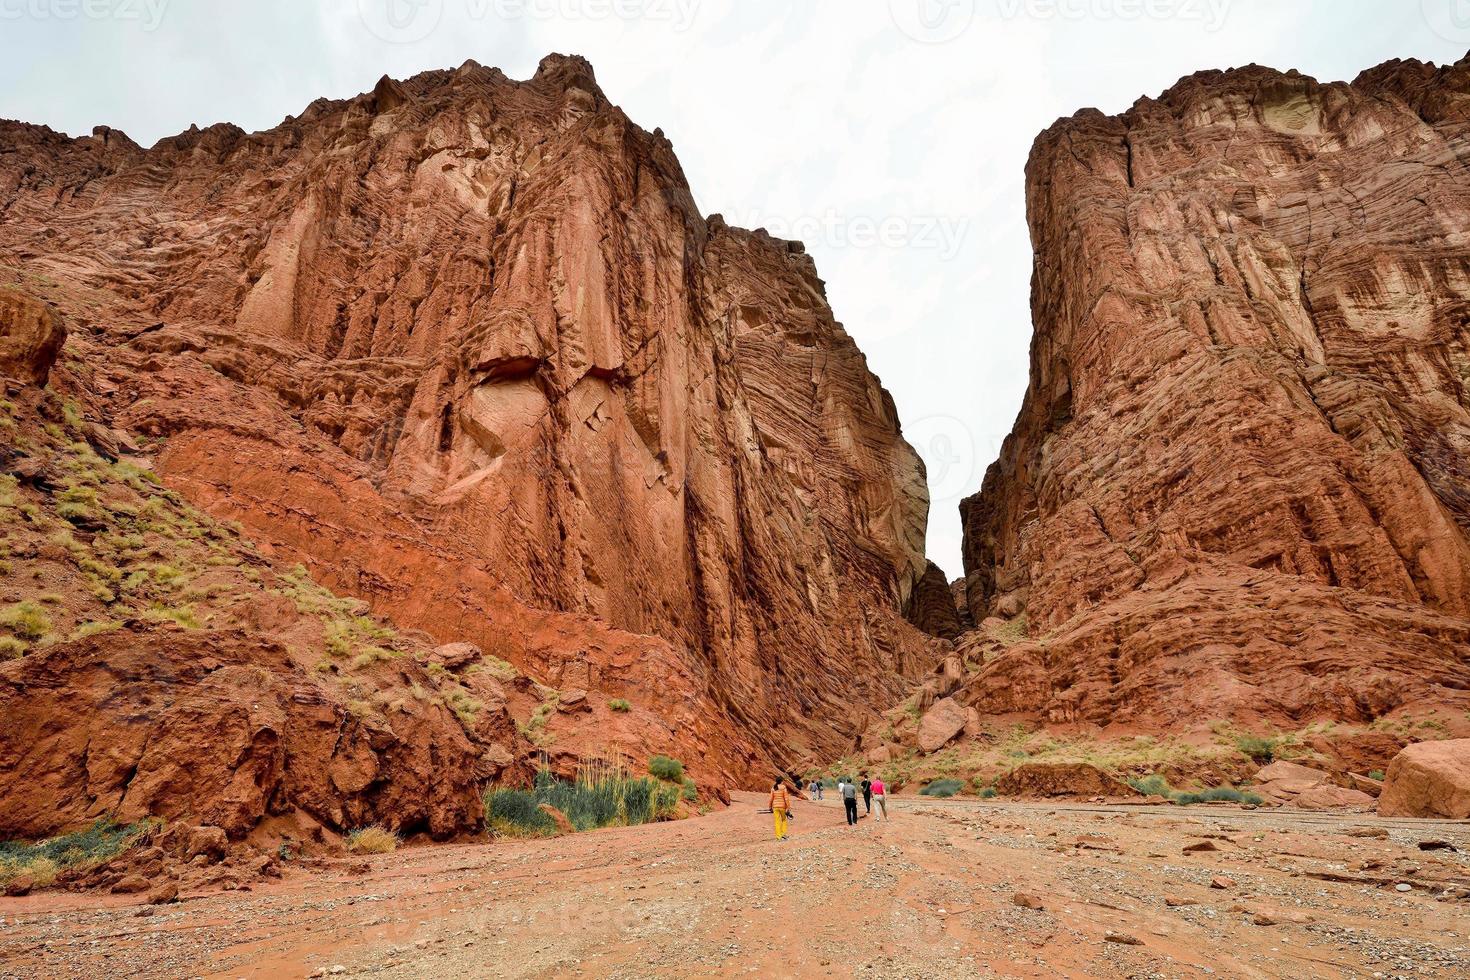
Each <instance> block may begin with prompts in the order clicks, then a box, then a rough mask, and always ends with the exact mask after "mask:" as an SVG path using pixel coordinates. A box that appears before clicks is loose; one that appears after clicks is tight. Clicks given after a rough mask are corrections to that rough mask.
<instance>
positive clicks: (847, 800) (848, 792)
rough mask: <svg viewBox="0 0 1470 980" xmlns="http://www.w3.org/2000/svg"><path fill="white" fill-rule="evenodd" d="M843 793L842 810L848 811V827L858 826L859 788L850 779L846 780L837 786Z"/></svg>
mask: <svg viewBox="0 0 1470 980" xmlns="http://www.w3.org/2000/svg"><path fill="white" fill-rule="evenodd" d="M837 788H838V790H839V791H841V793H842V808H843V809H844V810H846V811H847V825H848V826H849V827H855V826H857V820H858V818H857V786H856V784H854V783H853V782H852V780H850V779H844V780H843V781H842V782H840V783H838V784H837Z"/></svg>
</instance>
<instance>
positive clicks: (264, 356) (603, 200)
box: [0, 56, 937, 775]
mask: <svg viewBox="0 0 1470 980" xmlns="http://www.w3.org/2000/svg"><path fill="white" fill-rule="evenodd" d="M0 145H3V146H4V147H5V148H6V150H7V152H6V153H4V154H3V155H0V199H3V200H4V202H5V203H4V209H3V211H0V261H3V262H4V263H6V264H8V265H10V266H12V267H19V268H22V269H24V270H26V271H28V272H30V271H34V272H38V273H43V274H44V275H46V276H47V277H49V278H50V279H51V280H54V281H57V282H60V283H62V284H63V287H64V288H63V289H62V290H61V291H60V294H59V296H58V297H57V298H58V301H59V302H60V303H61V304H62V305H63V306H64V307H65V308H66V312H68V313H69V314H70V315H71V316H73V317H74V318H76V319H77V320H78V321H79V322H82V323H86V324H88V325H89V326H91V327H93V328H94V331H93V332H94V338H93V339H94V340H95V342H96V345H97V346H96V349H95V352H94V353H93V355H92V356H91V357H90V363H91V366H92V367H93V368H94V369H95V370H96V371H97V372H98V373H99V376H100V377H101V380H102V385H103V388H104V389H105V391H106V393H107V397H108V404H107V409H108V410H109V412H110V413H111V414H112V415H113V417H114V421H115V422H116V423H117V424H119V425H120V426H122V427H125V428H128V429H130V430H132V431H134V432H137V433H141V434H144V435H146V436H151V437H158V438H161V439H164V440H166V443H165V444H164V445H163V449H162V455H161V457H160V462H161V470H162V472H163V474H164V476H165V478H166V479H167V481H168V482H169V483H170V485H171V486H173V487H175V488H177V489H179V490H180V491H182V492H183V493H184V494H185V495H186V496H188V497H189V498H190V499H191V500H192V501H194V502H196V503H198V504H200V505H202V506H204V507H206V508H208V509H209V510H210V511H211V512H213V513H214V514H216V515H217V516H221V517H229V518H233V519H237V520H239V521H240V522H241V523H242V524H243V525H244V526H245V527H246V528H247V530H248V531H249V532H250V533H251V534H252V536H254V537H256V538H257V539H259V540H261V541H262V542H264V543H266V544H268V545H270V546H271V547H272V548H273V549H274V551H275V553H276V554H277V555H278V556H279V557H280V558H281V559H282V560H286V561H295V560H300V561H303V562H305V563H306V564H307V565H308V566H309V567H310V568H311V570H312V572H313V574H314V575H315V576H316V577H317V578H318V579H320V580H321V581H322V582H323V583H325V584H327V585H330V586H331V587H333V588H335V589H338V590H339V591H343V592H347V593H350V594H354V595H357V596H361V597H363V598H366V599H368V600H370V601H371V602H372V603H373V604H374V606H375V608H376V609H377V610H378V611H380V612H382V613H385V614H387V615H390V616H391V617H393V619H394V620H396V621H397V622H398V623H399V624H401V625H403V626H405V627H417V628H420V629H422V630H425V631H427V632H428V633H430V634H432V635H433V636H434V637H435V638H437V639H438V640H440V641H442V642H450V641H459V640H468V641H472V642H475V643H477V644H479V645H481V646H482V647H484V648H485V649H486V650H487V651H489V652H493V653H495V654H497V655H499V656H502V657H504V658H505V659H508V660H511V661H513V662H514V663H515V664H516V665H517V666H520V667H523V668H525V669H527V670H529V671H532V672H533V673H535V674H536V675H537V676H538V677H539V678H540V679H541V680H543V681H545V682H546V683H548V684H551V685H554V686H557V687H560V688H563V689H571V688H577V689H581V690H600V691H605V692H608V693H609V694H615V695H617V696H627V697H629V698H630V699H633V700H635V701H636V700H639V699H642V700H643V701H644V702H645V704H646V705H664V706H666V707H668V708H669V710H670V712H673V714H671V715H670V717H679V718H680V719H682V720H681V723H680V725H679V730H678V731H677V732H675V733H674V734H673V735H672V736H671V737H672V738H673V739H674V740H675V742H674V745H673V746H672V748H673V749H674V750H676V751H683V752H684V753H685V754H686V756H688V757H687V758H685V760H684V761H686V762H687V763H691V764H694V765H695V768H696V770H697V769H698V765H697V763H698V761H699V760H700V759H701V758H703V759H705V760H706V761H707V762H708V764H709V766H710V768H711V770H718V771H721V772H724V773H726V774H732V775H740V774H742V773H744V772H745V771H747V768H748V767H756V768H758V769H759V770H760V771H761V772H763V773H764V772H765V766H766V765H768V764H769V762H770V761H771V760H772V759H773V758H776V759H780V760H789V761H795V760H796V759H798V758H800V757H802V756H803V755H804V754H806V753H808V752H810V753H814V754H825V755H835V754H838V753H840V752H841V751H843V750H844V749H845V748H846V747H848V745H849V744H850V741H851V738H852V736H853V735H855V733H856V732H857V731H860V730H861V728H862V727H863V725H864V721H865V719H864V717H863V716H864V713H865V712H864V710H863V709H862V708H861V707H856V708H855V707H854V706H861V705H864V704H874V705H885V704H888V703H891V702H892V701H893V700H895V699H896V697H897V696H898V694H899V693H900V692H901V690H902V689H903V687H904V685H905V682H906V681H907V680H910V679H912V678H914V677H917V676H919V675H920V674H922V673H923V672H924V671H926V670H927V669H928V668H929V667H931V666H932V664H933V663H934V662H935V660H936V659H937V654H936V651H935V642H934V641H933V640H932V639H931V638H930V637H928V636H926V635H924V634H922V633H920V632H919V631H918V630H916V629H914V628H913V627H911V626H910V625H909V624H908V623H907V622H906V621H905V620H904V619H903V617H902V615H901V610H902V609H904V608H905V606H906V604H907V603H908V602H909V600H910V595H911V592H912V590H913V588H914V586H915V584H916V583H917V582H918V581H919V580H920V578H921V577H922V575H923V573H924V570H925V563H924V559H923V533H924V524H925V517H926V511H927V496H926V491H925V485H924V477H923V469H922V464H921V463H920V461H919V459H918V457H917V456H916V455H915V453H914V452H913V451H912V449H911V448H910V447H909V446H908V445H907V444H906V443H905V442H904V441H903V439H902V438H901V436H900V435H899V429H898V420H897V416H896V413H895V410H894V406H893V403H892V401H891V399H890V398H889V396H888V394H887V392H886V391H884V390H883V388H882V387H881V386H880V385H879V383H878V381H877V379H876V378H874V377H873V376H872V374H870V373H869V371H868V370H867V366H866V362H865V359H864V358H863V355H862V353H861V352H860V351H858V350H857V348H856V347H855V346H854V344H853V343H852V341H851V339H850V338H849V337H848V336H847V334H846V333H845V332H844V330H843V329H842V327H841V325H840V324H838V323H837V322H835V320H834V319H833V317H832V313H831V311H830V309H829V308H828V306H827V302H826V299H825V295H824V290H823V285H822V282H821V280H820V279H818V278H817V275H816V271H815V269H814V267H813V263H812V261H811V259H810V258H809V257H808V256H807V255H805V254H804V253H803V251H802V249H801V247H800V245H799V244H795V243H787V242H782V241H777V240H774V239H772V238H770V237H769V236H767V235H766V234H765V233H763V232H754V233H752V232H747V231H741V230H737V229H734V228H730V227H727V226H726V225H725V224H724V222H723V221H721V220H719V219H718V218H717V217H716V218H711V219H709V220H708V221H706V220H705V219H704V218H703V217H701V216H700V214H699V213H698V211H697V210H696V208H695V206H694V202H693V200H692V198H691V196H690V194H689V190H688V188H687V186H686V184H685V180H684V177H683V174H682V172H681V171H680V169H679V165H678V162H677V160H676V159H675V157H674V154H673V151H672V149H671V147H670V144H669V142H668V141H667V140H666V139H664V138H663V136H662V134H661V133H658V132H655V133H653V134H649V133H646V132H644V131H643V130H641V129H639V128H638V127H636V126H634V125H633V124H632V123H631V122H629V120H628V119H627V117H626V116H624V115H623V113H622V112H621V111H620V110H619V109H617V108H616V107H615V106H613V105H611V104H609V103H608V101H607V99H606V98H605V96H604V95H603V94H602V92H601V91H600V90H599V89H598V87H597V85H596V83H595V82H594V80H593V76H592V70H591V68H590V66H589V65H587V63H586V62H585V61H583V60H581V59H579V58H566V57H561V56H552V57H549V58H547V59H546V60H545V61H544V62H543V63H542V65H541V67H540V69H539V71H538V72H537V74H536V76H535V77H534V78H533V79H531V80H529V81H526V82H515V81H512V80H509V79H507V78H506V77H505V76H504V75H502V74H501V73H500V72H498V71H496V70H493V69H486V68H483V67H480V66H478V65H476V64H474V63H467V64H466V65H465V66H463V67H461V68H460V69H458V70H455V71H438V72H428V73H425V74H423V75H420V76H417V77H415V78H413V79H410V80H407V81H404V82H401V83H398V82H392V81H389V80H386V79H385V80H384V81H383V82H382V83H380V84H379V86H378V87H377V89H375V90H374V92H372V93H369V94H365V95H362V96H359V97H357V98H355V99H351V100H347V101H345V102H329V101H326V100H319V101H317V102H315V103H313V104H312V105H311V106H309V107H308V108H307V109H306V111H305V112H304V113H303V114H302V115H301V116H300V117H299V118H294V119H287V120H286V121H285V122H284V123H282V125H280V126H278V127H277V128H275V129H273V130H270V131H268V132H263V133H258V134H253V135H247V134H245V133H243V132H242V131H240V130H239V129H237V128H235V127H232V126H228V125H217V126H212V127H210V128H208V129H204V130H198V129H191V130H190V131H188V132H186V133H183V134H181V135H179V136H176V137H173V138H171V139H166V140H163V141H161V142H160V143H159V144H158V145H156V146H155V147H153V148H152V149H149V150H146V151H145V150H142V149H140V148H139V147H138V146H137V145H135V144H134V143H132V142H131V141H130V140H128V139H127V137H126V136H123V135H122V134H120V133H117V132H114V131H110V130H106V129H99V130H97V131H96V132H94V134H93V136H92V137H90V138H82V139H77V140H72V139H68V138H65V137H62V136H60V135H57V134H55V133H52V132H50V131H49V130H46V129H44V128H39V127H32V126H26V125H21V124H16V123H3V124H0ZM535 610H544V611H546V613H554V614H571V615H569V616H564V617H561V616H554V615H551V616H549V615H546V614H544V613H542V612H539V611H535ZM640 636H641V637H643V639H641V640H640V639H639V637H640ZM777 730H780V735H779V736H777V735H776V732H777ZM731 732H738V733H741V734H739V735H731V734H730V733H731ZM717 733H718V734H717ZM599 738H605V739H608V740H610V741H613V742H616V741H617V733H616V732H609V731H604V732H601V733H593V734H592V735H589V736H588V741H589V742H591V741H595V740H596V739H599ZM560 744H561V748H562V749H564V750H568V751H570V750H571V748H572V747H573V746H574V745H575V744H576V743H575V739H574V738H572V737H571V736H568V737H567V738H565V739H563V741H562V742H561V743H560ZM630 747H631V748H634V749H635V750H637V749H641V750H642V751H645V752H646V751H661V750H662V749H660V748H659V747H658V746H630ZM757 763H758V765H757Z"/></svg>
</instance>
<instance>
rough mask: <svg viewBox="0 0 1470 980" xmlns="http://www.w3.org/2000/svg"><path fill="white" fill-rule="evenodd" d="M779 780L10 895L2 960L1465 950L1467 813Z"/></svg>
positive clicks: (552, 959) (1212, 963)
mask: <svg viewBox="0 0 1470 980" xmlns="http://www.w3.org/2000/svg"><path fill="white" fill-rule="evenodd" d="M759 805H760V798H759V797H756V796H754V795H748V794H739V795H737V797H736V804H735V805H734V806H732V807H730V808H729V809H728V810H725V811H723V812H720V813H716V814H713V815H711V816H708V817H704V818H701V819H694V820H686V821H682V822H679V823H673V824H663V825H658V826H653V827H645V828H633V829H627V830H609V831H600V832H597V833H590V834H580V835H576V836H572V837H564V838H559V839H556V840H549V841H533V842H513V843H511V842H500V843H493V844H490V843H487V844H483V845H478V844H477V845H456V846H447V847H422V848H407V849H403V850H400V851H399V852H398V853H396V854H392V855H386V856H383V857H379V858H375V859H371V860H370V861H369V862H368V867H367V869H366V870H364V869H363V867H362V865H361V863H359V862H341V863H339V864H336V865H334V866H332V867H329V868H326V869H322V870H316V871H298V872H294V873H292V874H291V875H289V876H288V877H287V878H286V879H285V880H283V881H278V882H270V883H269V884H267V885H263V886H261V887H259V888H257V889H256V890H254V891H251V892H229V893H220V894H213V895H206V896H200V897H192V898H188V897H186V900H185V901H184V902H182V903H181V904H178V905H173V906H168V907H163V908H160V909H157V910H155V911H154V912H153V913H152V914H151V915H149V914H146V913H145V914H144V915H141V916H140V915H139V914H138V913H139V907H138V906H137V905H136V904H127V902H128V901H131V900H123V899H114V898H112V897H108V896H88V895H41V896H34V897H30V898H25V899H11V900H0V975H3V976H6V977H10V976H17V977H40V976H45V977H53V976H68V977H71V976H74V977H102V976H109V977H112V976H159V977H187V976H213V977H222V978H234V977H271V978H275V977H302V976H308V975H311V974H313V973H315V972H317V971H324V973H325V974H326V975H337V976H360V975H366V974H372V975H377V976H385V977H462V976H471V977H520V976H537V977H540V976H589V977H590V976H610V977H634V976H685V975H716V976H733V975H743V974H752V975H758V976H797V975H821V974H836V975H840V976H859V977H969V976H1006V977H1053V976H1078V977H1082V976H1088V977H1197V976H1229V977H1338V976H1341V977H1400V976H1402V977H1466V976H1470V899H1456V900H1446V901H1441V900H1438V898H1439V896H1441V895H1442V894H1443V892H1444V891H1445V889H1446V888H1447V887H1450V888H1453V887H1456V886H1457V885H1459V886H1470V825H1466V824H1442V823H1425V822H1415V821H1395V820H1378V819H1376V818H1371V817H1353V816H1323V815H1320V814H1289V813H1284V812H1280V811H1276V812H1271V811H1243V810H1238V809H1221V808H1203V807H1194V808H1191V809H1189V810H1187V811H1184V810H1180V809H1177V808H1167V807H1165V808H1116V807H1115V808H1107V807H1086V806H1047V805H1022V804H1004V803H980V802H973V803H960V802H949V801H944V802H941V801H926V800H921V799H908V800H898V801H895V802H894V804H893V814H892V820H891V822H889V823H886V824H885V823H878V822H877V821H874V820H871V819H865V820H863V821H861V823H860V824H859V825H858V826H857V827H856V828H849V827H847V826H846V824H845V822H844V820H843V817H842V812H841V810H840V808H839V807H838V805H837V804H835V803H834V802H833V801H831V800H830V799H829V800H828V801H826V802H825V803H822V804H817V803H803V804H798V814H799V816H798V818H797V820H796V822H795V832H794V835H793V837H792V839H790V840H788V841H785V842H781V843H778V842H776V841H774V840H772V839H771V832H770V820H771V818H770V816H769V815H766V814H760V813H758V812H757V808H758V806H759ZM1365 828H1382V829H1383V830H1386V831H1387V833H1388V837H1387V838H1386V839H1380V838H1377V837H1373V836H1357V835H1358V834H1362V833H1363V832H1364V829H1365ZM1383 830H1368V831H1367V832H1368V833H1382V832H1383ZM1431 840H1432V841H1444V842H1448V843H1450V844H1452V845H1453V846H1455V847H1456V848H1458V850H1456V851H1450V850H1443V849H1441V850H1434V851H1421V850H1420V848H1419V844H1420V842H1421V841H1431ZM1206 842H1208V845H1207V846H1213V847H1215V848H1216V850H1206V851H1202V852H1195V853H1189V854H1186V853H1185V852H1184V848H1185V847H1186V846H1190V845H1195V846H1199V845H1202V844H1205V843H1206ZM354 864H355V865H356V867H355V868H354V867H353V865H354ZM1214 876H1225V877H1228V878H1229V879H1231V880H1232V882H1233V884H1231V885H1230V886H1229V887H1226V888H1212V887H1210V880H1211V878H1212V877H1214ZM1401 883H1402V884H1409V885H1410V886H1411V887H1410V890H1408V891H1400V890H1398V888H1397V886H1398V885H1399V884H1401ZM1018 893H1024V894H1025V895H1029V896H1031V897H1033V898H1035V899H1036V900H1037V901H1036V902H1034V903H1033V904H1040V905H1041V906H1043V907H1042V908H1039V909H1035V908H1025V907H1021V906H1019V905H1018V904H1016V898H1017V894H1018ZM1467 894H1470V893H1467ZM1171 903H1172V904H1171ZM1258 920H1259V921H1260V922H1262V923H1266V922H1269V923H1271V924H1257V921H1258Z"/></svg>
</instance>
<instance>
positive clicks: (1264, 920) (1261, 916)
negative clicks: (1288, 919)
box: [1251, 912, 1276, 926]
mask: <svg viewBox="0 0 1470 980" xmlns="http://www.w3.org/2000/svg"><path fill="white" fill-rule="evenodd" d="M1251 922H1253V923H1255V924H1256V925H1258V926H1274V925H1275V924H1276V920H1275V919H1273V918H1271V916H1269V915H1267V914H1266V913H1265V912H1257V913H1256V914H1255V915H1253V916H1251Z"/></svg>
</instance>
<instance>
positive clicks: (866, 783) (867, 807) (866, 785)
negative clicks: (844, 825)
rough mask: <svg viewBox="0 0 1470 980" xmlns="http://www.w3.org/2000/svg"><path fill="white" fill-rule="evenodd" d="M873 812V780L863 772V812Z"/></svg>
mask: <svg viewBox="0 0 1470 980" xmlns="http://www.w3.org/2000/svg"><path fill="white" fill-rule="evenodd" d="M872 812H873V781H872V780H871V779H869V778H868V774H867V773H863V813H865V814H868V813H872Z"/></svg>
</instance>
